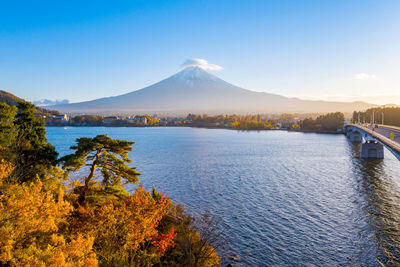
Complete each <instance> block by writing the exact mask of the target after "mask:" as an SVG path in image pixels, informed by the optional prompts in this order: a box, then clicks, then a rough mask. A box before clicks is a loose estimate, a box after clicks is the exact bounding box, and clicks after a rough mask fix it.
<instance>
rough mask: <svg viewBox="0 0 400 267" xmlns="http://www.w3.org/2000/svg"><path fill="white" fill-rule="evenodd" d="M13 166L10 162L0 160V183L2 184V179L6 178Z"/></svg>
mask: <svg viewBox="0 0 400 267" xmlns="http://www.w3.org/2000/svg"><path fill="white" fill-rule="evenodd" d="M13 170H14V167H13V166H12V164H11V163H9V162H6V161H4V160H1V162H0V185H2V184H3V181H4V180H5V179H7V178H8V177H9V176H10V174H11V173H12V172H13Z"/></svg>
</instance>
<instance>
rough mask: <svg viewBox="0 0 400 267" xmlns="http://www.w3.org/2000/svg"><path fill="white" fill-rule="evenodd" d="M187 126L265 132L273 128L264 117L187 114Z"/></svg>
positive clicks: (272, 124)
mask: <svg viewBox="0 0 400 267" xmlns="http://www.w3.org/2000/svg"><path fill="white" fill-rule="evenodd" d="M187 121H188V123H187V124H188V125H190V126H194V127H218V128H230V129H238V130H267V129H272V128H275V122H274V121H270V120H268V117H267V116H265V115H261V114H257V115H217V116H208V115H207V114H204V115H196V114H189V115H188V116H187Z"/></svg>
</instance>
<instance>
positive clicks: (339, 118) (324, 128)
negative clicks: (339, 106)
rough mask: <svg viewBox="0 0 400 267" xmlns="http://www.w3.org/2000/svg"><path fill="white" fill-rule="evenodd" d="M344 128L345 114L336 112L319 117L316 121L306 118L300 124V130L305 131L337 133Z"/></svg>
mask: <svg viewBox="0 0 400 267" xmlns="http://www.w3.org/2000/svg"><path fill="white" fill-rule="evenodd" d="M343 126H344V115H343V113H341V112H335V113H328V114H325V115H321V116H318V117H317V118H316V119H312V118H306V119H304V120H302V121H300V122H299V126H298V128H300V129H301V130H305V131H317V132H337V130H338V129H341V128H342V127H343Z"/></svg>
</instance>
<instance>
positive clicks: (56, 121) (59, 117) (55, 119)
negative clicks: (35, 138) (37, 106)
mask: <svg viewBox="0 0 400 267" xmlns="http://www.w3.org/2000/svg"><path fill="white" fill-rule="evenodd" d="M43 118H44V121H45V123H46V124H47V125H64V124H66V123H68V121H69V118H68V116H67V114H56V115H51V116H44V117H43Z"/></svg>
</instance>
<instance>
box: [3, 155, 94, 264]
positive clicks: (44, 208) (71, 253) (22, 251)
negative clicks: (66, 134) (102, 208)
mask: <svg viewBox="0 0 400 267" xmlns="http://www.w3.org/2000/svg"><path fill="white" fill-rule="evenodd" d="M10 170H11V169H10V166H9V164H5V163H4V162H3V163H0V173H1V175H0V265H5V266H85V265H86V266H88V265H91V266H96V265H97V259H96V255H95V254H94V252H93V250H92V246H93V238H92V237H90V236H84V235H82V234H75V233H74V234H72V235H70V236H64V235H63V233H62V232H61V231H60V226H61V225H62V224H64V223H66V218H67V215H68V214H69V213H70V212H71V210H72V206H71V205H70V204H69V203H68V202H67V201H65V200H64V198H63V190H61V191H59V194H58V195H57V198H54V194H53V192H51V191H49V192H46V191H44V190H43V186H42V182H41V181H35V182H32V183H24V184H10V183H4V178H6V176H7V173H8V174H9V173H10Z"/></svg>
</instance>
